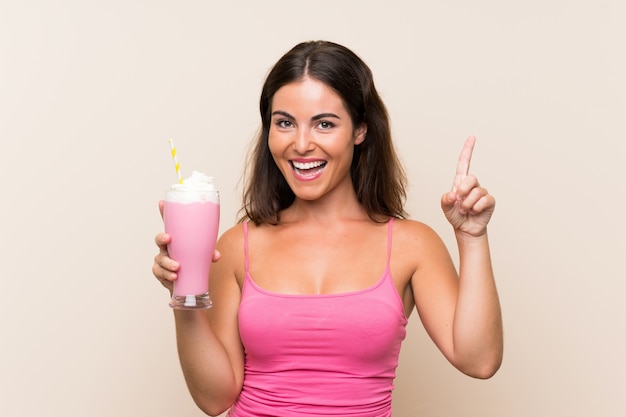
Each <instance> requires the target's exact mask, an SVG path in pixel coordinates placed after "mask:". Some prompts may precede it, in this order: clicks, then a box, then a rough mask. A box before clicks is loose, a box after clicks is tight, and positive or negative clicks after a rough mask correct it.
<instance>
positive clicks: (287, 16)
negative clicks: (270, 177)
mask: <svg viewBox="0 0 626 417" xmlns="http://www.w3.org/2000/svg"><path fill="white" fill-rule="evenodd" d="M625 5H626V3H625V2H622V1H621V0H604V1H598V0H595V1H594V0H545V1H539V0H530V1H525V2H503V1H495V0H477V1H471V2H469V1H462V0H451V1H440V2H422V1H408V0H407V1H391V0H389V1H384V2H383V1H373V0H344V1H339V0H334V1H327V0H318V1H315V2H285V1H275V0H266V1H253V0H248V1H231V2H225V1H220V2H217V1H200V0H196V1H177V2H175V1H164V0H161V1H156V0H144V1H131V0H127V1H119V0H109V1H79V0H77V1H52V0H50V1H43V0H41V1H27V0H25V1H11V0H1V1H0V139H1V141H2V147H1V152H2V163H1V164H0V175H1V181H2V186H3V189H4V190H3V192H2V195H3V197H2V204H1V205H0V222H1V223H0V225H1V228H0V233H1V239H0V257H1V258H0V259H1V261H0V267H1V269H0V270H1V271H2V274H1V276H2V284H3V285H2V301H1V302H0V314H1V315H0V320H1V323H0V325H1V327H0V334H1V335H2V336H1V337H2V339H1V340H2V341H1V343H0V349H1V355H0V405H1V407H2V410H3V411H2V414H3V415H6V416H29V417H30V416H41V415H47V416H64V417H74V416H90V417H100V416H153V417H159V416H163V417H165V416H168V417H170V416H200V415H202V413H201V412H200V411H198V410H197V409H196V407H195V405H194V404H193V403H192V401H191V399H190V397H189V395H188V393H187V391H186V388H185V386H184V382H183V379H182V377H181V372H180V370H179V366H178V362H177V360H178V359H177V356H176V351H175V341H174V331H173V330H174V329H173V323H172V316H171V312H170V310H169V308H168V307H167V295H166V291H165V290H163V289H162V288H161V287H160V286H159V285H158V283H157V282H156V280H155V279H154V278H153V277H152V275H151V272H150V268H151V264H152V259H153V256H154V254H155V253H156V251H155V246H154V244H153V237H154V235H155V234H156V233H157V232H158V231H159V230H161V229H162V224H161V221H160V218H159V214H158V211H157V201H158V200H159V199H160V198H161V197H162V194H163V191H164V189H165V187H166V186H167V185H169V183H171V182H173V181H174V180H175V174H174V171H173V165H172V161H171V159H170V155H169V148H168V143H167V139H168V138H170V137H173V138H174V139H175V140H176V143H177V146H178V149H179V156H180V162H181V164H182V169H183V171H184V172H185V173H187V174H188V173H189V172H190V170H191V169H200V170H204V171H207V172H209V173H211V174H213V175H215V176H216V178H217V181H218V184H219V186H220V189H221V191H222V206H223V212H222V213H223V214H222V225H221V227H222V230H224V229H225V228H227V227H228V226H229V225H231V224H232V223H233V221H234V219H235V215H236V211H237V209H238V203H239V201H240V192H241V188H240V184H239V180H240V174H241V172H242V169H243V162H244V155H245V152H246V149H247V144H248V140H249V138H250V137H252V136H253V135H254V133H255V130H256V128H257V125H258V116H257V98H258V94H259V91H260V87H261V84H262V81H263V78H264V76H265V74H266V73H267V71H268V69H269V67H270V65H271V64H272V63H273V62H274V61H275V60H276V59H278V57H279V56H280V55H282V54H283V53H284V52H285V51H286V50H287V49H288V48H290V47H291V46H292V45H294V44H295V43H297V42H300V41H302V40H308V39H329V40H334V41H337V42H340V43H343V44H345V45H347V46H349V47H351V48H352V49H354V50H355V51H356V52H357V53H359V54H360V55H361V56H362V57H363V58H364V59H365V60H366V61H367V62H368V63H369V64H370V66H371V67H372V69H373V71H374V74H375V78H376V82H377V85H378V88H379V90H380V93H381V94H382V96H383V97H384V99H385V100H386V102H387V104H388V107H389V110H390V113H391V115H392V122H393V132H394V134H395V138H396V141H397V146H398V148H399V150H400V153H401V155H402V158H403V160H404V162H405V164H406V166H407V170H408V172H409V174H410V179H411V186H410V190H409V191H410V198H409V206H408V208H409V210H410V212H411V213H412V215H413V217H415V218H417V219H421V220H423V221H425V222H427V223H428V224H430V225H432V226H433V227H434V228H436V229H437V230H438V231H439V232H440V234H441V235H442V237H443V238H444V239H445V240H446V242H448V243H449V244H450V248H451V251H452V252H454V251H455V249H454V241H453V239H452V235H451V231H450V230H449V227H448V226H447V225H446V224H445V220H444V219H443V216H442V215H441V214H440V211H439V206H438V204H439V196H440V195H441V193H443V192H444V191H446V190H447V188H448V187H449V185H450V182H451V180H452V176H453V173H454V167H455V162H456V158H457V155H458V152H459V151H460V148H461V145H462V143H463V140H464V139H465V137H466V136H467V135H468V134H476V135H477V137H478V145H477V148H476V150H475V157H474V160H473V165H472V168H473V172H474V173H476V174H477V175H478V176H479V178H480V179H481V180H482V182H483V183H484V184H485V185H486V186H487V187H488V188H489V189H490V190H491V191H492V193H493V194H494V195H495V196H496V197H497V199H498V207H497V210H496V215H495V217H494V219H493V222H492V225H491V228H490V236H491V242H492V245H493V255H494V264H495V269H496V272H497V279H498V286H499V290H500V294H501V299H502V306H503V313H504V322H505V328H506V352H505V361H504V364H503V366H502V369H501V370H500V372H499V373H498V374H497V375H496V376H495V377H494V378H493V379H491V380H489V381H477V380H473V379H470V378H468V377H465V376H463V375H461V374H459V373H458V372H457V371H455V370H454V369H453V368H452V367H451V366H450V365H449V364H447V363H446V362H445V361H444V360H443V358H442V356H441V355H440V354H439V353H438V352H437V351H436V350H435V348H434V347H433V344H432V342H431V341H430V340H429V339H428V338H427V337H426V336H425V334H424V332H423V330H422V328H421V325H420V323H419V319H418V317H417V315H414V316H413V317H412V319H411V321H410V323H409V326H408V327H409V336H408V338H407V340H406V342H405V344H404V345H403V351H402V355H401V363H400V368H399V370H398V378H397V384H396V388H397V389H396V391H395V400H394V401H395V406H394V409H395V412H394V416H397V417H409V416H433V417H439V416H442V417H443V416H455V417H458V416H467V417H474V416H476V417H478V416H480V417H495V416H499V417H501V416H507V417H530V416H534V417H536V416H546V417H548V416H550V417H552V416H580V417H582V416H623V415H625V414H626V407H625V406H624V402H623V394H624V386H625V385H626V384H625V381H624V379H625V376H624V375H625V371H626V361H625V359H624V352H625V351H626V346H625V345H626V325H625V320H624V318H625V310H626V309H625V307H624V304H625V303H624V294H625V289H626V286H625V283H624V281H625V279H626V273H625V272H626V269H625V267H624V257H625V255H626V246H625V244H624V235H625V234H626V228H625V222H624V214H623V212H624V194H625V191H626V189H625V187H624V175H623V173H624V162H625V156H626V152H625V151H626V145H625V142H626V134H625V133H626V128H625V125H626V123H625V122H626V120H625V116H626V78H625V77H624V74H626V57H625V54H624V51H625V50H626V48H625V45H624V42H625V41H624V40H625V39H626V26H625V25H624V21H626V6H625Z"/></svg>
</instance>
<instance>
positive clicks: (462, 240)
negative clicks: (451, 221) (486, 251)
mask: <svg viewBox="0 0 626 417" xmlns="http://www.w3.org/2000/svg"><path fill="white" fill-rule="evenodd" d="M454 236H455V237H456V241H457V242H458V243H459V244H466V245H482V244H485V243H486V242H487V241H488V237H487V229H484V230H483V231H482V232H481V233H480V234H478V235H474V234H470V233H467V232H464V231H463V230H460V229H456V230H455V231H454Z"/></svg>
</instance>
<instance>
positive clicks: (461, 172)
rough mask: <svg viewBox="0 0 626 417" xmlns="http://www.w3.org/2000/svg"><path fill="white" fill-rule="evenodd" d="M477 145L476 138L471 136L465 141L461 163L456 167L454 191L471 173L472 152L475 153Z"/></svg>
mask: <svg viewBox="0 0 626 417" xmlns="http://www.w3.org/2000/svg"><path fill="white" fill-rule="evenodd" d="M475 144H476V137H475V136H470V137H468V138H467V139H466V140H465V144H464V145H463V150H462V151H461V155H459V162H458V163H457V165H456V175H455V176H454V183H453V184H452V191H456V189H457V188H458V186H459V185H460V184H461V181H463V178H465V177H466V176H467V174H468V173H469V167H470V161H471V160H472V152H473V151H474V145H475Z"/></svg>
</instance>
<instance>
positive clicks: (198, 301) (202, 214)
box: [163, 171, 220, 309]
mask: <svg viewBox="0 0 626 417" xmlns="http://www.w3.org/2000/svg"><path fill="white" fill-rule="evenodd" d="M219 219H220V205H219V193H218V191H217V189H216V188H215V186H214V185H213V178H212V177H208V176H206V175H204V174H201V173H199V172H196V171H194V172H193V173H192V175H191V177H190V178H188V179H187V180H185V181H184V183H183V184H174V185H172V186H171V187H170V188H169V189H168V190H167V191H166V193H165V205H164V208H163V220H164V222H165V232H166V233H168V234H169V235H170V236H171V241H170V243H169V244H168V246H167V248H168V252H169V256H170V257H171V258H172V259H174V260H175V261H177V262H178V263H179V264H180V268H179V269H178V271H177V279H176V281H174V291H173V293H172V299H171V300H170V307H172V308H174V309H206V308H210V307H211V305H212V302H211V298H210V297H209V269H210V267H211V261H212V259H213V252H214V251H215V243H216V241H217V233H218V229H219Z"/></svg>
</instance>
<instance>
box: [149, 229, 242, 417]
mask: <svg viewBox="0 0 626 417" xmlns="http://www.w3.org/2000/svg"><path fill="white" fill-rule="evenodd" d="M168 241H169V235H167V234H165V233H160V234H158V235H157V237H156V243H157V246H158V247H159V254H158V255H157V256H156V257H155V263H154V266H153V273H154V275H155V276H156V277H157V279H159V281H161V283H162V284H163V286H165V287H166V288H168V289H169V290H170V291H171V287H172V281H174V280H175V279H176V270H177V269H178V263H177V262H176V261H175V260H173V259H171V258H169V255H168V253H167V243H168ZM242 247H243V244H242V243H241V239H238V237H237V233H233V232H232V229H231V231H228V232H226V233H225V234H224V235H223V236H222V237H221V238H220V240H219V242H218V246H217V248H218V251H216V254H215V256H214V258H213V260H214V263H213V264H212V267H211V279H210V289H209V291H210V293H211V299H212V300H213V307H212V308H211V309H209V310H174V319H175V323H176V342H177V346H178V356H179V360H180V364H181V368H182V370H183V374H184V377H185V381H186V383H187V387H188V389H189V392H190V394H191V396H192V398H193V400H194V401H195V403H196V404H197V405H198V407H199V408H200V409H202V410H203V411H204V412H205V413H207V414H208V415H214V416H215V415H219V414H221V413H222V412H224V411H225V410H227V409H228V408H229V407H230V406H231V405H232V404H233V403H234V401H235V400H236V399H237V397H238V396H239V393H240V392H241V387H242V384H243V367H244V364H243V360H244V359H243V348H242V346H241V340H240V338H239V330H238V326H237V308H238V306H239V301H240V298H241V291H240V288H239V285H238V284H237V279H236V274H237V273H239V272H238V270H237V268H238V264H239V263H243V262H239V261H240V259H239V258H240V257H241V255H240V253H241V252H242V251H241V248H242ZM218 259H219V262H215V261H217V260H218Z"/></svg>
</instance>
